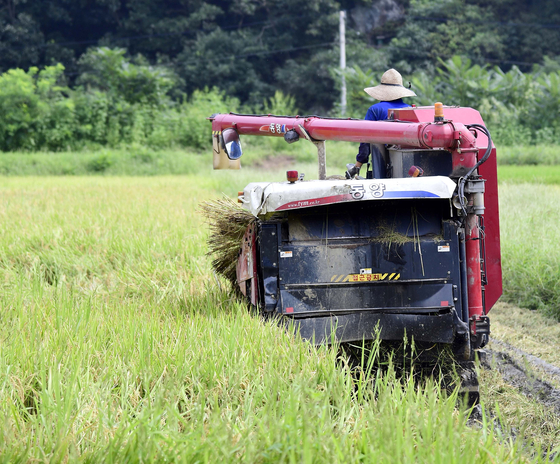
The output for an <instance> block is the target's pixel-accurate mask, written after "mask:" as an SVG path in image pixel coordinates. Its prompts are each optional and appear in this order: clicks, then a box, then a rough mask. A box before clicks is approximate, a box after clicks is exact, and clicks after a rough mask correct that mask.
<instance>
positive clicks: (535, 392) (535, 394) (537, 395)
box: [481, 340, 560, 415]
mask: <svg viewBox="0 0 560 464" xmlns="http://www.w3.org/2000/svg"><path fill="white" fill-rule="evenodd" d="M495 342H496V341H495V340H494V343H495ZM497 345H498V346H499V343H498V344H497ZM511 348H513V349H514V350H515V351H517V352H521V353H523V352H522V351H521V350H519V349H517V348H515V347H511ZM523 359H524V360H525V361H526V362H527V363H528V364H529V365H533V366H538V367H540V368H541V369H544V370H545V371H546V372H547V373H548V374H549V375H553V376H558V377H559V378H560V372H558V371H560V369H558V368H557V367H556V366H552V365H550V364H548V363H546V362H545V361H543V360H542V359H540V358H537V357H536V356H533V355H529V354H528V353H524V356H523ZM481 361H482V365H483V366H484V367H485V368H487V369H498V371H499V372H500V374H502V377H503V378H504V380H505V381H506V382H507V383H509V384H510V385H512V386H513V387H516V388H518V389H519V390H520V391H522V392H523V393H524V394H525V395H527V396H528V397H529V398H533V399H535V400H536V401H539V402H540V403H543V404H544V405H545V406H547V408H550V409H552V410H553V411H554V412H555V413H556V414H558V415H560V390H558V389H557V388H554V387H553V386H552V385H550V384H549V383H548V382H545V381H544V380H541V379H538V378H537V377H535V375H534V374H533V373H530V372H528V370H527V368H526V366H523V365H522V364H521V363H520V362H518V361H517V360H516V359H514V358H513V357H512V356H510V355H509V354H507V353H504V352H501V351H496V350H495V349H492V350H485V351H484V355H483V356H481Z"/></svg>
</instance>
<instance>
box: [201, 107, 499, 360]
mask: <svg viewBox="0 0 560 464" xmlns="http://www.w3.org/2000/svg"><path fill="white" fill-rule="evenodd" d="M441 110H442V108H441V107H439V108H437V110H436V111H439V112H440V113H439V115H438V113H437V112H436V115H435V118H434V108H433V107H429V108H406V109H400V110H393V111H392V113H390V117H392V119H393V120H391V121H383V122H373V121H361V120H359V121H358V120H342V119H321V118H316V117H313V118H299V117H296V118H286V117H276V116H262V117H258V116H244V115H234V114H230V115H214V116H212V118H211V119H212V121H213V134H214V139H215V143H214V156H215V157H216V155H217V154H221V155H222V156H223V153H227V152H228V151H232V150H231V147H233V148H234V151H235V153H236V154H239V153H240V145H239V147H237V146H236V144H239V141H238V137H239V135H240V134H249V135H269V136H270V135H273V136H284V137H285V138H286V140H287V141H293V140H294V139H296V140H297V138H300V137H301V138H306V139H308V140H310V141H311V142H313V143H315V144H317V145H318V147H319V152H318V154H319V166H320V168H319V179H320V180H314V181H305V180H300V179H299V178H298V177H297V173H295V172H291V171H289V172H288V177H289V180H287V181H285V182H273V183H269V182H255V183H251V184H249V185H247V186H246V187H245V189H244V190H243V192H240V195H239V202H240V203H242V205H243V207H244V208H245V209H247V210H248V211H250V212H251V213H252V214H253V215H254V216H255V217H256V218H257V219H258V220H257V221H256V222H255V223H254V224H252V225H251V226H250V227H249V228H248V230H247V232H246V234H245V237H244V239H243V243H242V244H241V250H240V255H239V262H238V265H237V281H238V284H239V286H240V288H241V291H242V292H243V293H244V294H245V295H246V296H247V298H248V299H249V300H250V301H251V303H252V304H253V305H255V306H257V307H258V308H259V310H260V311H261V312H262V313H263V314H265V315H270V316H276V317H280V318H282V319H284V320H285V321H293V322H294V323H295V325H296V327H297V328H298V329H299V332H300V334H301V336H302V337H303V338H305V339H309V340H311V341H313V342H314V343H317V344H320V343H330V342H331V341H333V340H335V339H336V340H337V341H338V342H361V341H362V340H371V339H372V338H373V337H374V336H375V333H376V331H377V330H379V333H380V338H381V339H382V340H388V341H401V340H403V339H404V338H408V339H412V338H413V339H414V340H415V342H420V343H424V342H425V343H428V344H434V343H441V344H446V345H450V346H452V347H453V350H454V352H455V354H456V356H457V357H458V359H462V360H471V359H472V358H473V350H474V349H476V348H479V347H481V346H483V345H484V344H485V343H486V341H487V340H488V336H489V331H490V325H489V319H488V316H487V313H488V311H489V310H490V308H491V307H492V306H493V304H494V303H495V302H496V301H497V299H498V298H499V296H500V295H501V285H502V282H501V266H500V244H499V223H498V197H497V176H496V159H495V149H494V148H493V147H492V144H491V139H490V138H489V134H488V133H487V131H486V130H485V128H484V126H483V122H482V119H481V118H480V115H479V113H478V112H477V111H475V110H473V109H470V108H445V113H446V117H447V118H449V119H445V118H443V115H442V114H441ZM263 128H264V129H263ZM265 129H266V130H265ZM325 140H347V141H352V142H371V143H381V144H386V145H388V149H387V151H386V153H385V161H386V164H387V172H388V173H389V175H388V176H387V177H386V178H382V179H363V178H354V179H327V178H325V177H326V176H325V173H324V156H325V149H324V141H325ZM228 143H229V147H230V148H229V150H228V148H227V144H228ZM232 144H233V145H232ZM217 152H218V153H217ZM221 152H222V153H221ZM236 156H237V155H236ZM222 164H224V163H222ZM341 164H343V163H341ZM418 168H420V169H418ZM422 171H423V175H421V176H419V177H415V175H417V174H418V173H420V172H422ZM290 176H291V177H290ZM338 177H340V176H338Z"/></svg>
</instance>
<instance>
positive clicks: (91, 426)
mask: <svg viewBox="0 0 560 464" xmlns="http://www.w3.org/2000/svg"><path fill="white" fill-rule="evenodd" d="M281 174H282V173H277V174H274V175H275V176H280V175H281ZM252 176H254V173H251V172H250V171H248V170H247V171H241V172H234V173H227V172H226V173H213V174H211V175H210V174H209V175H197V176H195V175H185V176H175V177H160V176H158V177H91V176H90V177H25V178H21V177H11V178H6V177H4V178H2V179H1V182H0V427H1V430H0V461H2V462H67V461H72V462H73V461H89V462H123V461H128V462H160V461H167V462H189V463H190V462H248V463H255V462H257V463H259V462H260V463H268V462H294V463H295V462H297V463H301V462H329V463H330V462H345V463H347V462H391V463H392V462H425V463H446V464H447V463H471V462H472V463H487V462H529V461H531V462H540V461H541V460H542V459H543V458H542V452H544V450H539V449H535V448H531V449H528V450H527V449H524V448H523V446H524V444H523V443H522V442H521V440H517V441H515V440H512V438H511V435H510V434H509V432H508V430H507V426H504V427H496V426H495V425H494V424H495V420H497V419H496V417H499V416H496V414H498V413H496V412H495V413H494V415H493V416H492V417H493V418H494V419H487V420H486V419H483V421H482V423H480V424H479V425H478V426H476V427H472V426H468V425H467V423H466V416H467V414H468V413H467V412H465V409H464V408H463V407H461V406H460V402H459V401H458V400H457V397H456V393H448V392H445V391H442V390H441V388H440V387H439V386H438V384H437V382H432V381H427V382H426V383H425V384H421V385H418V384H416V383H414V382H413V381H412V380H411V379H409V378H406V377H405V378H398V377H396V375H395V374H394V372H393V371H392V370H391V369H390V368H389V369H388V370H387V371H385V372H383V373H380V372H381V371H377V373H376V371H375V370H372V369H371V367H372V366H371V365H365V366H362V369H361V370H359V371H358V373H354V374H353V373H351V372H350V369H349V367H348V365H347V364H346V363H345V362H344V359H341V358H340V357H338V353H337V350H336V349H332V348H325V347H322V348H314V347H312V346H310V345H309V344H307V343H305V342H302V341H301V340H298V339H297V338H294V337H293V336H291V335H289V334H288V333H286V332H285V331H284V330H282V329H280V328H279V327H277V326H276V325H274V324H272V323H265V322H263V321H261V320H260V319H259V318H257V317H254V316H252V315H250V314H249V313H248V311H247V308H246V307H244V306H243V305H241V304H239V303H238V302H236V301H234V300H233V299H232V298H231V297H230V296H229V293H228V292H227V291H226V285H227V284H226V282H225V280H220V281H218V280H216V278H215V277H214V276H213V274H212V272H211V271H210V259H209V258H208V257H207V256H205V253H206V249H207V248H206V238H207V235H208V229H207V227H206V225H205V223H204V218H203V217H202V215H201V214H199V213H198V212H197V211H198V209H197V208H198V204H199V203H200V201H202V200H206V199H208V198H219V197H220V195H221V194H222V192H224V193H226V194H228V195H234V194H235V193H236V192H237V190H239V188H242V187H243V186H244V185H245V184H246V183H247V182H248V181H249V180H252V179H253V178H254V177H252ZM515 188H516V187H513V188H512V187H509V186H502V197H503V199H504V200H503V201H504V202H505V203H504V202H503V203H502V211H506V210H507V207H508V206H509V205H510V203H509V202H510V201H513V202H515V201H518V197H517V196H516V194H515V192H514V191H513V190H515ZM550 207H552V205H551V206H550ZM515 210H516V211H517V209H515ZM521 211H523V210H521V209H519V212H521ZM514 220H517V219H516V218H515V217H514ZM507 221H508V220H505V219H504V220H503V223H507ZM507 237H511V236H507ZM508 240H511V239H510V238H506V240H505V242H506V243H507V242H508ZM370 359H372V360H374V357H371V358H370ZM483 400H484V398H483ZM486 407H488V408H492V407H493V405H488V406H485V408H486ZM483 417H485V416H483Z"/></svg>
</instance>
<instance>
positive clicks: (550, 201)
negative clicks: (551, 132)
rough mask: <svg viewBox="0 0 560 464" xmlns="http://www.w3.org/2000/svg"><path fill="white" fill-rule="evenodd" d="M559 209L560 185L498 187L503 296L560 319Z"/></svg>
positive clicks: (525, 184) (523, 184)
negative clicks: (559, 282) (559, 285)
mask: <svg viewBox="0 0 560 464" xmlns="http://www.w3.org/2000/svg"><path fill="white" fill-rule="evenodd" d="M559 208H560V187H558V186H557V185H542V184H529V183H513V182H512V183H509V182H502V183H501V185H500V219H501V224H500V232H501V241H502V268H503V274H504V297H505V299H506V300H507V301H509V302H513V303H516V304H519V305H521V306H524V307H528V308H530V309H543V310H545V311H547V312H548V313H549V314H551V315H553V316H554V317H556V318H559V319H560V288H559V287H558V281H559V280H560V249H559V248H558V243H559V240H560V232H559V230H558V227H557V211H558V209H559Z"/></svg>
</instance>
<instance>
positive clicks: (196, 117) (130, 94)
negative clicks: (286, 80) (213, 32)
mask: <svg viewBox="0 0 560 464" xmlns="http://www.w3.org/2000/svg"><path fill="white" fill-rule="evenodd" d="M80 63H81V65H80V66H81V69H82V72H81V74H80V76H79V77H78V79H77V81H76V82H77V84H76V86H75V87H73V88H70V87H68V86H67V85H65V84H64V68H63V66H62V65H60V64H58V65H56V66H47V67H46V68H44V69H41V70H39V69H38V68H35V67H33V68H31V69H29V70H28V71H27V72H26V71H24V70H21V69H13V70H9V71H7V72H5V73H4V74H2V75H0V150H3V151H14V150H53V151H60V150H67V149H74V150H75V149H83V148H84V147H88V148H96V147H117V146H123V145H129V146H130V145H142V146H149V147H152V148H168V147H180V146H181V147H185V146H188V147H192V148H195V149H204V148H208V147H209V135H210V125H209V123H208V122H207V121H206V120H205V118H206V117H208V116H210V115H211V114H213V113H217V112H229V111H244V112H259V111H260V112H263V111H264V112H266V113H275V114H294V113H296V112H297V111H298V105H297V104H296V100H295V98H294V97H291V96H285V95H284V94H282V93H281V92H280V91H277V92H276V93H275V94H274V95H273V96H272V97H271V98H269V99H268V100H265V101H264V102H262V105H260V106H258V105H257V106H249V105H248V104H247V103H245V104H241V103H240V101H239V100H238V99H236V98H232V97H229V96H228V95H227V94H226V93H225V92H223V91H221V90H219V89H217V88H212V89H208V88H205V89H203V90H195V91H194V92H193V93H192V94H191V95H189V96H188V97H187V96H186V95H183V96H181V98H180V99H176V98H173V92H174V91H177V90H178V88H177V87H176V76H174V75H172V74H170V73H169V72H168V70H166V69H164V68H159V67H145V66H143V65H140V64H137V63H136V62H135V61H130V60H129V59H128V58H127V57H126V56H125V51H124V50H122V49H114V50H112V49H109V48H99V49H92V50H90V51H89V52H87V53H86V54H85V55H83V56H82V58H81V61H80ZM435 72H436V74H435V75H431V74H430V73H429V72H427V71H419V72H416V73H415V74H413V75H412V82H413V84H414V88H415V90H416V92H417V93H418V98H417V99H415V101H416V103H417V104H420V105H422V104H427V105H430V104H433V103H434V102H435V101H443V102H445V103H446V104H450V105H463V106H474V107H476V108H477V109H479V110H480V111H481V113H482V115H483V117H484V118H485V121H486V123H487V125H488V126H489V128H490V129H491V132H492V133H493V135H494V140H495V141H496V142H497V143H499V144H506V145H510V144H514V143H516V142H517V141H519V140H522V141H523V142H525V143H528V142H535V143H540V144H554V143H556V142H557V140H558V139H559V137H560V119H559V118H557V117H555V115H557V114H558V112H559V111H560V71H549V72H547V71H546V70H544V69H539V70H536V71H535V72H533V73H525V74H523V73H521V72H520V70H519V69H518V68H517V67H513V68H512V69H511V70H510V71H508V72H503V71H502V70H501V69H500V68H497V67H495V68H487V67H485V66H479V65H475V64H473V63H472V62H471V61H470V60H465V59H463V58H461V57H459V56H455V57H453V58H451V59H449V60H447V61H445V62H444V61H441V60H440V62H439V65H438V67H437V68H436V71H435ZM346 77H347V81H348V88H349V93H348V108H347V114H348V115H350V116H353V117H357V118H361V117H363V112H364V109H365V108H367V107H368V106H369V105H370V104H371V103H372V100H371V98H370V97H368V96H367V94H365V92H363V88H364V87H366V86H370V85H375V83H376V82H377V80H378V76H377V75H376V74H375V73H374V72H373V71H371V70H370V71H367V72H364V71H362V70H361V69H360V68H358V67H355V68H353V69H350V70H348V71H347V72H346ZM330 114H333V115H337V109H336V108H335V109H333V110H332V111H331V113H330Z"/></svg>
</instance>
